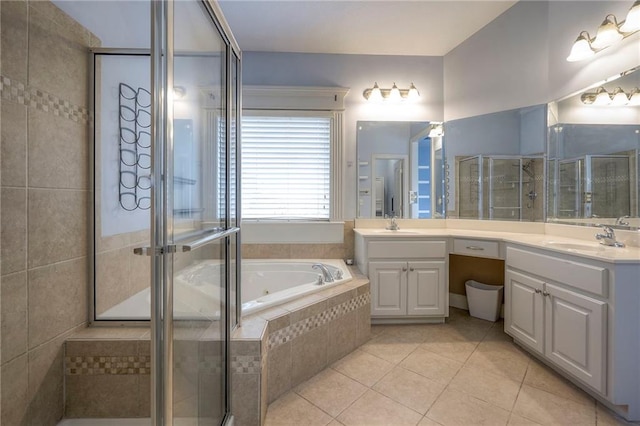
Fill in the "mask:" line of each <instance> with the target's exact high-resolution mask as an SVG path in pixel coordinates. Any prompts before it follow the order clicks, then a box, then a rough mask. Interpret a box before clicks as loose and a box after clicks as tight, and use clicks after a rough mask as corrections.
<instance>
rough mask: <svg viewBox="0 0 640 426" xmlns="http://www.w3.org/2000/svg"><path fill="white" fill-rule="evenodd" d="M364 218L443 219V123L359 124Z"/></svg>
mask: <svg viewBox="0 0 640 426" xmlns="http://www.w3.org/2000/svg"><path fill="white" fill-rule="evenodd" d="M357 158H358V164H357V167H358V170H357V179H358V182H357V188H358V189H357V190H358V214H357V216H358V217H360V218H372V219H375V218H386V217H398V218H406V219H408V218H411V219H432V218H444V206H445V200H444V180H443V130H442V123H440V122H429V121H420V122H410V121H358V123H357Z"/></svg>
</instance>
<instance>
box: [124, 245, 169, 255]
mask: <svg viewBox="0 0 640 426" xmlns="http://www.w3.org/2000/svg"><path fill="white" fill-rule="evenodd" d="M175 252H176V246H175V245H173V244H171V245H169V246H167V253H175ZM164 253H165V250H164V249H163V248H162V247H156V249H155V250H153V249H152V248H151V247H149V246H146V247H136V248H134V249H133V254H136V255H138V256H160V255H163V254H164Z"/></svg>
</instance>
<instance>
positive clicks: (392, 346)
mask: <svg viewBox="0 0 640 426" xmlns="http://www.w3.org/2000/svg"><path fill="white" fill-rule="evenodd" d="M417 347H418V343H416V342H413V341H407V340H405V339H404V338H402V337H398V336H394V335H392V334H387V333H385V334H383V335H381V336H379V337H376V338H375V339H372V340H370V341H369V342H367V343H365V344H364V345H362V346H361V348H360V349H362V350H363V351H365V352H368V353H370V354H372V355H375V356H377V357H378V358H382V359H384V360H386V361H389V362H391V363H393V364H398V363H399V362H400V361H402V360H403V359H405V358H406V357H407V355H409V354H410V353H411V352H413V351H414V350H415V349H416V348H417Z"/></svg>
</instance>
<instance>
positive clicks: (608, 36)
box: [591, 15, 624, 49]
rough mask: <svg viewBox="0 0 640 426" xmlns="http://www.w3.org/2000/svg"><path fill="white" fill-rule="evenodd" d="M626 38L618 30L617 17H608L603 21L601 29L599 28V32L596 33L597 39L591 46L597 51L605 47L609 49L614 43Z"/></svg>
mask: <svg viewBox="0 0 640 426" xmlns="http://www.w3.org/2000/svg"><path fill="white" fill-rule="evenodd" d="M623 38H624V36H623V35H622V33H621V32H620V31H619V30H618V23H617V22H616V17H615V16H614V15H607V17H606V18H604V21H602V24H601V25H600V27H598V32H597V33H596V38H594V39H593V41H592V42H591V46H592V47H593V48H595V49H604V48H605V47H609V46H611V45H612V44H614V43H617V42H618V41H620V40H622V39H623Z"/></svg>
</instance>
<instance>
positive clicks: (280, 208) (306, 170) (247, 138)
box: [241, 115, 331, 220]
mask: <svg viewBox="0 0 640 426" xmlns="http://www.w3.org/2000/svg"><path fill="white" fill-rule="evenodd" d="M241 149H242V217H243V218H244V219H291V220H296V219H300V220H329V218H330V199H331V197H330V185H331V179H330V175H331V118H329V117H312V116H295V117H286V116H252V115H244V116H243V117H242V143H241Z"/></svg>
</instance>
